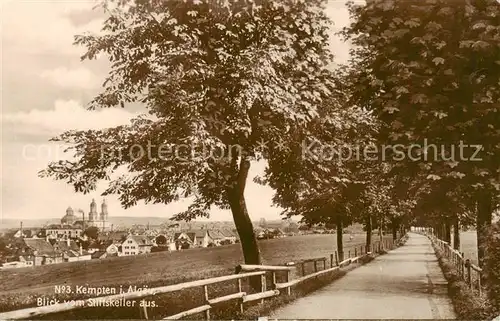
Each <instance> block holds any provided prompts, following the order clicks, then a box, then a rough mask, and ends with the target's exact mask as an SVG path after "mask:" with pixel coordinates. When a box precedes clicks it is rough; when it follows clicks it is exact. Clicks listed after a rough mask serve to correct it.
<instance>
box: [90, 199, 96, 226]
mask: <svg viewBox="0 0 500 321" xmlns="http://www.w3.org/2000/svg"><path fill="white" fill-rule="evenodd" d="M94 220H97V204H96V203H95V199H92V202H91V203H90V212H89V221H94Z"/></svg>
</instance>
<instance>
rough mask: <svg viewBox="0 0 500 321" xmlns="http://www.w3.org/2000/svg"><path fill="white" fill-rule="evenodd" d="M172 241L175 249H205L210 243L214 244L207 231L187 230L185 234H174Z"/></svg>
mask: <svg viewBox="0 0 500 321" xmlns="http://www.w3.org/2000/svg"><path fill="white" fill-rule="evenodd" d="M174 241H175V243H176V245H178V246H177V247H178V248H179V245H181V246H180V248H183V249H184V248H186V247H185V246H186V245H189V246H188V248H189V247H207V246H208V245H209V244H210V243H214V240H213V239H212V237H211V236H210V234H209V232H208V230H203V229H202V230H189V231H186V232H180V233H175V235H174Z"/></svg>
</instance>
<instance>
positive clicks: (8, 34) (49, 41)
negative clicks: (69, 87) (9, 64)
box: [1, 0, 102, 55]
mask: <svg viewBox="0 0 500 321" xmlns="http://www.w3.org/2000/svg"><path fill="white" fill-rule="evenodd" d="M94 6H95V1H92V0H91V1H23V0H19V1H8V2H3V3H2V14H1V16H2V41H3V47H4V48H8V50H9V51H14V52H17V53H22V54H35V55H36V54H48V53H49V54H50V53H55V54H68V55H75V54H76V55H80V54H81V53H83V48H79V47H76V46H74V45H73V39H74V36H75V35H76V34H81V33H82V32H84V31H91V32H96V31H99V30H100V27H101V23H102V20H100V19H95V20H92V21H90V22H89V23H87V24H85V25H82V26H78V27H77V26H75V24H73V23H72V22H71V20H70V18H69V14H70V13H72V12H80V11H91V10H92V8H93V7H94Z"/></svg>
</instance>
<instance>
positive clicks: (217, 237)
mask: <svg viewBox="0 0 500 321" xmlns="http://www.w3.org/2000/svg"><path fill="white" fill-rule="evenodd" d="M208 233H209V235H210V237H211V238H212V240H213V243H214V244H215V245H217V246H219V245H221V244H223V242H224V240H225V238H226V236H225V235H224V234H223V233H222V232H221V231H219V230H210V231H208Z"/></svg>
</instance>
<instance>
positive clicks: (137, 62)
mask: <svg viewBox="0 0 500 321" xmlns="http://www.w3.org/2000/svg"><path fill="white" fill-rule="evenodd" d="M324 3H325V1H324V0H311V1H294V0H285V1H279V2H276V1H271V0H263V1H258V2H257V3H256V2H255V1H250V0H248V1H223V0H215V1H214V0H197V1H181V0H169V1H135V2H133V3H132V2H131V1H127V0H124V1H122V0H120V1H118V0H117V1H104V2H103V4H102V7H103V8H104V9H105V12H106V13H107V16H108V18H107V20H106V21H105V23H104V26H103V28H104V29H103V32H104V34H100V35H82V36H77V37H76V44H78V45H83V46H84V47H85V48H86V49H87V52H86V53H85V54H84V55H83V57H82V59H84V60H89V59H95V58H96V56H97V55H98V54H105V55H107V56H108V58H109V60H110V61H111V62H112V63H113V64H112V69H111V72H110V74H109V77H108V78H107V80H106V82H105V83H104V90H103V92H102V93H101V94H99V95H98V96H96V97H95V98H94V100H93V101H92V102H91V104H90V108H91V109H94V108H107V107H115V106H122V107H123V106H125V104H126V103H130V102H141V103H143V104H144V105H145V106H146V108H147V109H148V111H149V113H150V114H151V115H152V116H153V117H149V118H147V117H139V118H137V119H134V120H133V121H132V123H131V124H130V125H127V126H119V127H116V128H110V129H105V130H90V131H70V132H66V133H64V134H62V135H61V136H59V137H57V138H55V140H56V141H62V142H65V143H69V144H71V145H72V146H71V149H70V150H71V151H74V152H75V154H76V160H71V161H59V162H54V163H52V164H50V165H49V167H48V169H47V170H46V171H44V172H42V174H41V175H42V176H51V177H54V178H56V179H62V180H66V181H67V182H68V183H70V184H72V185H73V186H74V187H75V190H76V191H77V192H83V193H88V192H90V191H91V190H94V189H95V188H96V183H97V182H98V181H100V180H109V181H110V182H109V184H108V188H107V189H106V191H105V192H104V193H103V194H104V195H108V194H118V195H119V198H120V201H121V203H122V205H123V206H124V207H125V208H127V207H130V206H133V205H135V204H136V203H137V202H138V201H141V200H142V201H145V202H146V203H150V202H152V203H164V204H167V203H170V202H172V201H175V200H178V199H179V198H184V197H191V198H192V199H193V203H192V205H191V206H190V207H189V209H188V210H187V211H185V212H183V213H179V214H177V215H176V216H175V217H174V219H175V220H187V221H189V220H191V219H193V218H195V217H200V216H204V217H207V216H208V215H209V210H210V208H211V207H212V206H218V207H221V208H225V209H230V210H231V212H232V214H233V219H234V223H235V225H236V229H237V231H238V234H239V236H240V240H241V245H242V249H243V256H244V260H245V263H247V264H260V262H261V259H260V253H259V249H258V246H257V242H256V238H255V234H254V232H253V227H252V222H251V220H250V217H249V215H248V211H247V206H246V200H245V197H244V191H245V187H246V183H247V177H248V173H249V169H250V166H251V161H252V160H256V159H261V158H262V157H264V158H269V157H270V154H269V153H267V152H266V151H265V150H263V148H262V144H263V143H267V142H274V141H279V140H280V138H281V137H283V136H286V135H288V134H289V133H291V132H293V131H294V130H296V128H300V127H301V126H303V125H304V124H307V123H308V122H309V121H310V120H311V119H314V118H317V112H316V107H315V106H316V105H317V103H319V102H321V101H322V99H324V97H327V96H328V95H329V94H330V88H331V86H330V85H329V83H328V78H327V77H326V76H325V74H328V73H327V72H326V68H327V66H328V65H329V63H330V62H331V54H330V52H329V44H328V24H329V23H330V21H329V19H328V18H327V16H326V15H325V13H324V10H323V9H324ZM111 5H114V7H112V6H111ZM137 146H139V147H137ZM146 147H147V148H146ZM146 149H147V154H148V155H147V156H148V157H144V156H145V154H146V151H145V150H146ZM103 151H105V152H104V155H103ZM207 153H208V154H207ZM179 154H180V155H179ZM193 155H194V157H193ZM103 156H104V157H103ZM119 167H125V168H126V169H127V170H128V171H129V172H130V173H134V175H133V176H132V177H126V176H121V177H118V178H116V179H115V178H112V177H111V176H112V174H113V172H114V171H115V170H116V169H117V168H119ZM279 170H280V171H282V170H283V168H280V169H279Z"/></svg>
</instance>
